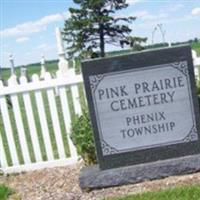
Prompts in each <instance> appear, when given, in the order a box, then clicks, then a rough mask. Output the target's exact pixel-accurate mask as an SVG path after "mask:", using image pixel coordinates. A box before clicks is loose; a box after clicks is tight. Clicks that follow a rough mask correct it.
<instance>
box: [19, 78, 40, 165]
mask: <svg viewBox="0 0 200 200" xmlns="http://www.w3.org/2000/svg"><path fill="white" fill-rule="evenodd" d="M20 83H21V84H23V85H25V84H27V78H26V77H25V76H22V77H20ZM22 96H23V101H24V105H25V110H26V117H27V121H28V126H29V131H30V136H31V140H32V144H33V150H34V155H35V159H36V161H37V162H39V161H42V155H41V149H40V145H39V139H38V135H37V130H36V125H35V120H34V115H33V108H32V104H31V99H30V94H29V93H28V92H25V93H23V94H22Z"/></svg>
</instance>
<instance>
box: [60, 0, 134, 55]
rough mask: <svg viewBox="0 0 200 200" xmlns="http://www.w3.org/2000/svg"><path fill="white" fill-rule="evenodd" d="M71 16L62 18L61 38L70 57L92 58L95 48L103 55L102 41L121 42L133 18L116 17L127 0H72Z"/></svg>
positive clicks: (125, 36) (127, 34) (118, 43)
mask: <svg viewBox="0 0 200 200" xmlns="http://www.w3.org/2000/svg"><path fill="white" fill-rule="evenodd" d="M73 1H74V3H75V4H76V5H77V6H76V8H70V9H69V12H70V14H71V16H70V18H69V19H68V20H66V21H65V27H64V32H63V33H64V39H65V40H66V44H67V51H68V55H69V56H74V55H82V56H84V57H89V56H90V57H91V56H92V54H93V53H94V52H96V51H98V50H99V51H100V56H101V57H104V56H105V44H113V45H120V41H122V40H123V41H125V40H126V38H127V37H128V36H129V35H130V33H131V31H132V30H131V29H130V28H129V26H128V25H129V24H130V23H131V22H132V21H134V20H135V19H136V18H135V17H124V16H122V17H121V16H116V13H117V12H118V11H120V10H122V9H125V8H127V7H128V4H127V3H126V0H73Z"/></svg>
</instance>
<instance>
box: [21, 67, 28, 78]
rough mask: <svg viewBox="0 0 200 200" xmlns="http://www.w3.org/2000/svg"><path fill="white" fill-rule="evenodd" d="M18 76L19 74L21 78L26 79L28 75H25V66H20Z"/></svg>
mask: <svg viewBox="0 0 200 200" xmlns="http://www.w3.org/2000/svg"><path fill="white" fill-rule="evenodd" d="M20 74H21V76H25V77H26V78H27V77H28V75H27V69H26V67H25V66H22V67H21V68H20Z"/></svg>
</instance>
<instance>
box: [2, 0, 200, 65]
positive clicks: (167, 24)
mask: <svg viewBox="0 0 200 200" xmlns="http://www.w3.org/2000/svg"><path fill="white" fill-rule="evenodd" d="M127 1H128V2H129V3H130V5H129V7H128V8H127V9H126V10H123V11H121V12H120V13H117V14H116V15H126V16H128V15H129V16H137V20H136V21H135V22H134V23H133V24H132V25H131V27H132V29H133V31H132V35H135V36H143V37H148V38H149V39H148V43H149V44H150V43H151V37H152V31H153V29H154V27H155V26H156V24H158V23H162V24H163V29H164V30H165V31H166V41H170V42H175V41H185V40H188V39H191V38H194V37H199V38H200V0H176V1H175V0H162V1H161V0H127ZM71 6H74V4H73V2H72V0H43V1H41V0H0V65H1V66H4V67H8V66H9V62H8V57H9V54H11V53H12V54H13V56H14V59H15V65H26V64H29V63H33V62H38V61H40V59H41V56H42V54H44V55H45V57H46V59H48V60H50V59H56V58H57V57H58V56H57V48H56V38H55V27H61V28H62V27H63V25H64V20H65V19H67V17H68V16H69V14H68V8H69V7H71ZM161 41H162V37H161V34H160V33H159V32H158V31H157V32H156V33H155V42H161ZM107 48H108V47H107ZM115 48H116V47H112V46H109V50H110V49H112V50H114V49H115Z"/></svg>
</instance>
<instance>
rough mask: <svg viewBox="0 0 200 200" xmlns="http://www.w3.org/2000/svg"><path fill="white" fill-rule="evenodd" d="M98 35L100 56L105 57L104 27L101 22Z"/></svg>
mask: <svg viewBox="0 0 200 200" xmlns="http://www.w3.org/2000/svg"><path fill="white" fill-rule="evenodd" d="M99 36H100V56H101V57H105V41H104V27H103V24H101V23H100V24H99Z"/></svg>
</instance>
